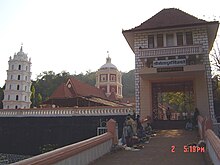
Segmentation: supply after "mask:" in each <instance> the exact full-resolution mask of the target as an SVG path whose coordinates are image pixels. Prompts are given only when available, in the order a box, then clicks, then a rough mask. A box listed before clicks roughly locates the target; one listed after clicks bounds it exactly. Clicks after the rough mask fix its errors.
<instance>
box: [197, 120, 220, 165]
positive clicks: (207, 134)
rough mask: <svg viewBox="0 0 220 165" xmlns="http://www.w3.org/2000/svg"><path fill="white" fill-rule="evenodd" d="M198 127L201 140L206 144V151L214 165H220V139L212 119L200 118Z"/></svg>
mask: <svg viewBox="0 0 220 165" xmlns="http://www.w3.org/2000/svg"><path fill="white" fill-rule="evenodd" d="M198 127H199V134H200V137H201V139H203V140H205V142H206V149H207V152H208V154H209V157H210V158H211V160H212V163H214V165H219V164H220V139H219V138H218V137H217V136H216V134H215V133H214V131H213V130H212V129H213V124H212V121H211V119H209V118H203V117H202V116H198Z"/></svg>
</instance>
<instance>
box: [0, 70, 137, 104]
mask: <svg viewBox="0 0 220 165" xmlns="http://www.w3.org/2000/svg"><path fill="white" fill-rule="evenodd" d="M70 76H75V77H76V78H77V79H78V80H80V81H82V82H85V83H87V84H90V85H92V86H95V83H96V72H91V71H87V72H86V73H85V74H83V73H80V74H78V75H71V74H70V73H69V72H66V71H62V72H61V73H58V74H56V73H55V72H53V71H44V72H42V73H40V74H39V75H38V76H37V78H36V80H35V81H32V85H31V92H32V94H31V102H32V104H31V108H33V107H39V105H40V104H41V103H42V102H44V101H46V100H47V99H48V98H49V96H51V95H52V93H53V91H54V90H55V89H56V88H57V87H58V86H59V85H61V84H62V83H65V82H66V81H67V79H68V77H70ZM122 83H123V96H124V97H134V70H131V71H129V72H128V73H122ZM3 97H4V93H3V88H0V108H2V102H1V100H3Z"/></svg>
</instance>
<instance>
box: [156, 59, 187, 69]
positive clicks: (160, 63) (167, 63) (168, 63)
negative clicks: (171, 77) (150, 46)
mask: <svg viewBox="0 0 220 165" xmlns="http://www.w3.org/2000/svg"><path fill="white" fill-rule="evenodd" d="M184 65H186V59H172V60H157V61H153V67H154V68H164V67H178V66H184Z"/></svg>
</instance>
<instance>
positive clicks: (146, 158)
mask: <svg viewBox="0 0 220 165" xmlns="http://www.w3.org/2000/svg"><path fill="white" fill-rule="evenodd" d="M193 142H196V143H197V142H198V133H197V131H185V130H161V131H158V133H157V135H156V136H155V137H153V138H151V139H150V143H148V144H144V149H141V150H140V151H126V150H120V151H116V152H112V153H110V154H107V155H105V156H103V157H101V158H100V159H98V160H96V161H95V162H93V163H91V165H103V164H105V165H210V164H211V163H210V161H209V159H208V157H207V153H184V145H187V144H189V143H193ZM172 146H175V152H171V149H172Z"/></svg>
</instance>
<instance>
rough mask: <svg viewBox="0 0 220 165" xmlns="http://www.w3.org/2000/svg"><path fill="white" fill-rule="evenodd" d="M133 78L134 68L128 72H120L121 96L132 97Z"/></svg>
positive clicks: (133, 88)
mask: <svg viewBox="0 0 220 165" xmlns="http://www.w3.org/2000/svg"><path fill="white" fill-rule="evenodd" d="M134 78H135V75H134V70H131V71H129V72H128V73H122V85H123V88H122V94H123V97H134V91H135V81H134Z"/></svg>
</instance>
